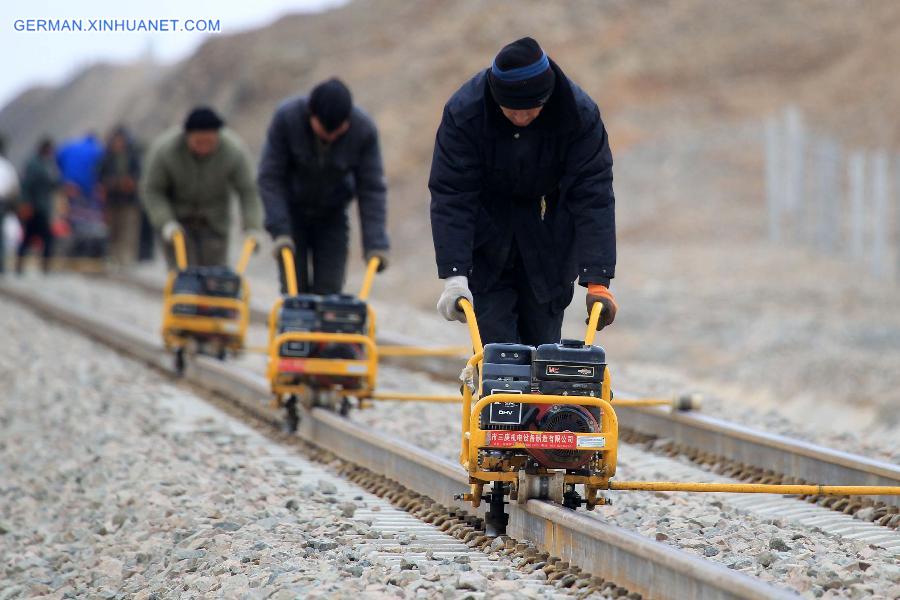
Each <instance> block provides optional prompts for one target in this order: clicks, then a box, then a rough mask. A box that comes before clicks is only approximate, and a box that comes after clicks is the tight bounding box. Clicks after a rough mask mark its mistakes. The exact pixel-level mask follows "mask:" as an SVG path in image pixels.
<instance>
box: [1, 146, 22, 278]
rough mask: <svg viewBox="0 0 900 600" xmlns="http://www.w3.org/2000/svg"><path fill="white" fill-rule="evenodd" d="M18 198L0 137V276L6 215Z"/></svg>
mask: <svg viewBox="0 0 900 600" xmlns="http://www.w3.org/2000/svg"><path fill="white" fill-rule="evenodd" d="M18 197H19V175H18V173H16V168H15V167H14V166H13V164H12V163H11V162H9V159H7V158H6V138H4V137H3V136H0V275H2V274H3V273H5V272H6V236H5V235H4V234H5V231H4V230H5V229H6V227H5V225H6V223H5V221H6V213H7V211H8V210H10V209H11V208H12V207H13V205H14V204H15V202H16V199H17V198H18Z"/></svg>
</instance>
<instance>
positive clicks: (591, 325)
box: [584, 302, 603, 346]
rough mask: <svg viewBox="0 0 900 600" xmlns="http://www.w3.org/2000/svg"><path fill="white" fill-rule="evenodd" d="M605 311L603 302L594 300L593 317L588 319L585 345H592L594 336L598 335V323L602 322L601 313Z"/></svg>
mask: <svg viewBox="0 0 900 600" xmlns="http://www.w3.org/2000/svg"><path fill="white" fill-rule="evenodd" d="M602 311H603V303H602V302H594V305H593V306H592V307H591V317H590V318H589V319H588V325H587V331H586V332H585V334H584V345H585V346H592V345H593V344H594V336H596V335H597V323H599V322H600V313H601V312H602Z"/></svg>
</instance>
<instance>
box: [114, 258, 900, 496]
mask: <svg viewBox="0 0 900 600" xmlns="http://www.w3.org/2000/svg"><path fill="white" fill-rule="evenodd" d="M115 279H116V280H118V281H122V282H124V283H127V284H130V285H132V286H135V287H138V288H140V289H143V290H145V291H147V292H151V293H161V292H162V287H161V284H160V283H159V282H157V281H154V280H153V279H151V278H150V277H147V276H136V275H121V276H117V277H115ZM250 318H251V321H255V322H261V323H267V322H268V309H267V308H266V307H265V306H263V305H262V304H261V303H259V302H253V301H252V300H251V305H250ZM378 342H379V343H384V344H390V345H393V346H414V345H417V340H415V339H413V338H410V337H407V336H403V335H398V334H396V333H392V332H386V331H381V332H379V333H378ZM459 358H460V360H459V362H456V361H452V360H448V358H447V357H423V358H418V359H416V361H415V362H414V363H413V362H410V361H403V362H402V364H403V365H404V366H406V367H409V368H413V369H416V370H419V371H422V372H425V373H428V374H430V375H432V376H434V377H436V378H439V379H441V380H446V381H448V382H452V383H454V384H458V383H459V381H458V376H459V371H460V369H461V365H463V364H464V363H465V360H466V358H467V357H465V356H460V357H459ZM616 397H617V398H621V399H631V398H635V397H636V396H635V395H634V394H629V393H625V392H623V391H622V390H616ZM616 411H617V413H618V414H619V420H620V422H621V425H622V428H623V429H628V430H632V431H635V432H637V433H640V434H644V435H651V436H654V437H657V438H665V439H667V440H671V441H672V442H673V443H675V444H676V445H677V446H678V447H680V448H688V449H691V450H694V451H696V452H699V453H705V454H708V455H712V456H716V457H722V458H725V459H728V460H729V461H734V462H737V463H741V464H744V465H748V466H752V467H759V468H762V469H764V470H766V471H771V472H773V473H775V474H777V475H781V476H783V477H786V478H790V479H794V480H797V481H804V482H814V483H828V484H830V483H835V484H840V485H888V486H896V485H900V465H895V464H891V463H888V462H885V461H879V460H875V459H870V458H867V457H864V456H859V455H855V454H849V453H846V452H843V451H841V450H838V449H834V448H829V447H826V446H822V445H818V444H813V443H810V442H804V441H801V440H796V439H792V438H788V437H785V436H782V435H778V434H774V433H767V432H764V431H760V430H758V429H752V428H749V427H744V426H742V425H739V424H736V423H732V422H729V421H725V420H723V419H719V418H716V417H712V416H709V415H704V414H702V413H698V412H677V411H672V410H669V409H667V408H662V407H627V406H617V407H616ZM871 500H874V501H878V502H882V503H884V504H886V505H889V506H900V497H897V496H873V497H871Z"/></svg>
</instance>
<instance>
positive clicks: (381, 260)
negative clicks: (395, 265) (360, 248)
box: [366, 249, 391, 273]
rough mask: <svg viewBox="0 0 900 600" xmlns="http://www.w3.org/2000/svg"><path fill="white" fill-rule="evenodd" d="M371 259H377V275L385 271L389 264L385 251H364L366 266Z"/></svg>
mask: <svg viewBox="0 0 900 600" xmlns="http://www.w3.org/2000/svg"><path fill="white" fill-rule="evenodd" d="M373 258H377V259H378V270H377V271H376V272H377V273H381V272H382V271H384V270H385V269H387V268H388V265H389V264H391V261H390V259H389V258H388V251H387V249H383V250H367V251H366V264H368V263H369V261H370V260H372V259H373Z"/></svg>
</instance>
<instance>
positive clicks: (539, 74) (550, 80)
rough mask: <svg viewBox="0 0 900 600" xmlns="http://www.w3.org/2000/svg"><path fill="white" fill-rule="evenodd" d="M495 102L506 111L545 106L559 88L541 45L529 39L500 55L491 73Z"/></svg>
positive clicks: (518, 42)
mask: <svg viewBox="0 0 900 600" xmlns="http://www.w3.org/2000/svg"><path fill="white" fill-rule="evenodd" d="M488 83H489V85H490V88H491V94H492V95H493V97H494V100H495V101H496V102H497V104H499V105H500V106H502V107H504V108H512V109H528V108H536V107H538V106H543V105H544V104H545V103H546V102H547V100H548V99H549V98H550V95H551V94H552V93H553V87H554V86H555V85H556V74H555V73H554V72H553V69H552V68H551V66H550V59H549V58H548V57H547V54H546V52H544V51H543V50H542V49H541V47H540V45H539V44H538V43H537V42H536V41H534V40H533V39H532V38H530V37H526V38H522V39H520V40H516V41H515V42H513V43H511V44H508V45H506V46H504V47H503V49H502V50H500V52H499V53H497V56H496V58H494V62H493V64H492V65H491V70H490V73H489V74H488Z"/></svg>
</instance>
